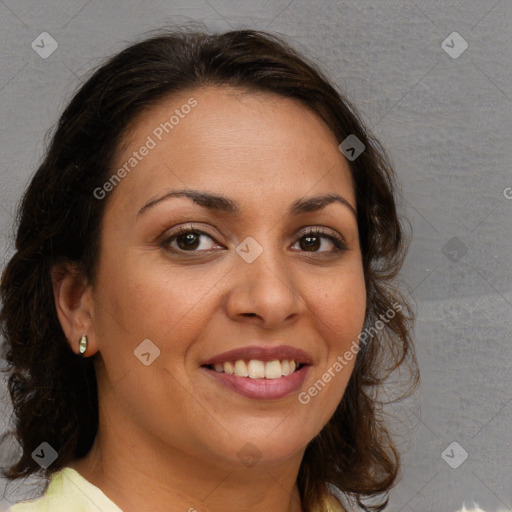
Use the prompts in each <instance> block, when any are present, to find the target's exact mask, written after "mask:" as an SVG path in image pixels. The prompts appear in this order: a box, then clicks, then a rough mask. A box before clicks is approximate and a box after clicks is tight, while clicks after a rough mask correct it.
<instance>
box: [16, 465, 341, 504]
mask: <svg viewBox="0 0 512 512" xmlns="http://www.w3.org/2000/svg"><path fill="white" fill-rule="evenodd" d="M7 512H123V511H122V510H121V509H120V508H119V507H118V506H117V505H116V504H115V503H114V502H113V501H112V500H110V499H109V498H107V496H106V495H105V494H103V492H102V491H101V489H99V488H98V487H96V486H95V485H93V484H91V482H89V481H88V480H86V479H85V478H84V477H83V476H82V475H81V474H80V473H78V472H77V471H75V470H74V469H73V468H70V467H65V468H63V469H61V470H60V471H58V472H56V473H54V474H53V475H51V477H50V483H49V485H48V487H47V489H46V492H45V493H44V494H43V496H41V497H40V498H36V499H34V500H30V501H23V502H21V503H17V504H15V505H12V506H11V508H9V510H8V511H7ZM318 512H344V511H343V508H341V506H340V504H339V502H338V500H336V499H335V498H334V497H332V496H329V498H328V499H327V500H326V502H325V507H324V508H323V509H322V510H319V511H318Z"/></svg>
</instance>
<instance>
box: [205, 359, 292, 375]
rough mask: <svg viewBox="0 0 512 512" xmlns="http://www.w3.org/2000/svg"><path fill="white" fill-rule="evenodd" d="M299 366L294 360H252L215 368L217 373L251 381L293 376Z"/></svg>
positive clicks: (226, 363)
mask: <svg viewBox="0 0 512 512" xmlns="http://www.w3.org/2000/svg"><path fill="white" fill-rule="evenodd" d="M298 367H299V365H297V363H296V362H295V361H293V360H289V359H283V360H282V361H279V360H278V359H276V360H274V361H268V362H264V361H260V360H258V359H251V360H250V361H247V362H246V361H244V360H243V359H239V360H238V361H227V362H225V363H224V364H222V363H217V364H214V365H213V368H214V370H215V371H217V372H224V373H227V374H229V375H236V376H237V377H249V378H251V379H279V378H280V377H282V376H286V375H290V374H292V373H293V372H294V371H295V370H296V369H297V368H298Z"/></svg>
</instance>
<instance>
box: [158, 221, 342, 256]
mask: <svg viewBox="0 0 512 512" xmlns="http://www.w3.org/2000/svg"><path fill="white" fill-rule="evenodd" d="M189 233H193V234H196V235H205V236H207V237H208V238H211V239H212V240H214V238H213V237H212V236H211V235H209V234H208V233H206V232H205V231H202V230H200V229H197V228H193V227H191V226H182V227H181V228H179V229H178V230H177V231H176V232H175V233H173V234H172V235H171V236H169V237H167V238H166V239H165V240H164V241H163V242H162V243H161V246H162V247H164V248H165V249H166V250H169V251H171V252H175V253H179V254H187V253H190V254H194V253H201V252H209V250H203V251H197V250H195V249H194V250H191V251H185V250H183V249H175V248H171V247H170V245H171V242H172V241H173V240H175V239H177V238H179V237H180V236H182V235H186V234H189ZM311 235H313V236H320V237H321V238H327V239H328V240H330V241H331V242H332V243H333V245H334V247H335V248H334V249H333V250H332V251H303V252H312V253H318V254H334V253H340V252H343V251H345V250H347V245H346V243H345V241H344V240H343V238H342V237H341V236H336V235H333V234H329V233H327V232H325V231H324V230H322V229H321V228H313V229H309V230H307V231H304V232H303V233H301V234H300V236H299V238H298V239H297V241H299V240H300V239H302V238H304V237H306V236H311ZM294 245H295V244H294Z"/></svg>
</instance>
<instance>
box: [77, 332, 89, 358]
mask: <svg viewBox="0 0 512 512" xmlns="http://www.w3.org/2000/svg"><path fill="white" fill-rule="evenodd" d="M86 350H87V334H84V335H83V336H82V337H81V338H80V341H79V342H78V351H79V352H80V354H81V355H83V354H85V351H86Z"/></svg>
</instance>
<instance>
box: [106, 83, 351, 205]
mask: <svg viewBox="0 0 512 512" xmlns="http://www.w3.org/2000/svg"><path fill="white" fill-rule="evenodd" d="M144 148H150V149H145V150H144ZM142 152H144V153H145V154H144V155H141V153H142ZM134 153H138V154H137V156H135V155H134ZM131 164H133V166H132V165H131ZM123 166H124V168H125V169H126V170H127V171H128V172H126V173H123V174H124V175H125V176H126V177H125V178H123V180H122V183H120V185H118V186H117V187H116V188H117V189H118V190H115V194H114V195H120V196H126V195H129V196H130V198H131V199H132V200H136V201H137V202H138V203H140V202H141V200H142V199H143V197H145V196H148V195H151V194H152V193H156V192H158V191H159V190H161V189H162V187H165V188H172V187H174V186H178V185H179V187H180V188H183V187H184V186H185V187H187V186H190V187H193V188H197V187H202V188H203V189H209V190H212V191H213V190H217V191H224V190H226V189H229V190H234V189H237V190H240V189H241V187H243V188H244V189H245V190H246V191H249V190H253V191H254V193H255V194H256V193H257V192H260V193H261V192H262V191H265V192H266V195H267V196H268V195H269V194H272V191H273V190H274V191H280V192H281V194H282V193H283V192H284V191H290V186H291V185H293V188H294V190H296V191H297V192H299V193H301V192H302V193H304V194H306V193H307V192H308V190H311V189H312V188H314V187H318V186H320V187H322V188H323V190H324V191H326V190H327V191H332V190H329V189H333V188H334V189H338V191H340V192H343V193H344V194H345V196H346V197H347V196H348V197H347V199H349V200H350V201H351V202H352V203H353V188H352V179H351V176H350V168H349V166H348V163H347V161H346V160H345V158H344V157H343V155H342V154H341V152H340V151H339V150H338V141H337V140H336V137H335V136H334V134H333V133H332V132H331V130H330V129H329V127H328V126H327V125H326V124H325V123H324V121H323V120H322V119H321V118H320V117H319V116H318V114H316V113H315V112H314V111H313V110H312V109H310V108H308V107H307V106H305V105H304V104H302V103H301V102H300V101H299V100H296V99H293V98H284V97H282V96H280V95H277V94H273V93H266V92H254V91H249V90H245V89H238V88H232V87H219V86H216V87H213V86H209V87H205V88H197V89H191V90H188V91H182V92H180V93H177V94H173V95H172V96H170V97H168V98H165V99H163V100H162V101H160V102H158V103H157V104H155V105H153V106H152V107H151V108H149V109H147V110H146V111H145V112H143V113H142V114H140V115H139V116H138V117H137V118H136V119H135V121H134V122H133V123H132V125H131V127H130V129H129V130H128V131H127V133H126V135H125V137H124V139H123V142H122V143H121V145H120V147H119V148H118V152H117V156H116V159H115V164H114V169H113V171H114V172H115V171H116V169H120V168H122V167H123ZM300 183H302V184H303V185H302V188H300V187H299V184H300ZM297 187H299V188H297ZM121 189H123V191H124V193H123V192H121ZM295 195H296V194H295ZM354 206H355V205H354Z"/></svg>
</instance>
